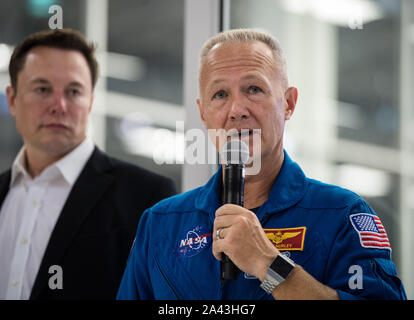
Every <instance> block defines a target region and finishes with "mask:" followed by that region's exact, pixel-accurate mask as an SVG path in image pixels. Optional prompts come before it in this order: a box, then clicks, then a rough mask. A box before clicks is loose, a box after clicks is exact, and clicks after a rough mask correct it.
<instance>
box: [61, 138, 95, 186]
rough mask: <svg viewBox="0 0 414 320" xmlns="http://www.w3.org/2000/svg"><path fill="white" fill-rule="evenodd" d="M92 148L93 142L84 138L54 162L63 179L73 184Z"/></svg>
mask: <svg viewBox="0 0 414 320" xmlns="http://www.w3.org/2000/svg"><path fill="white" fill-rule="evenodd" d="M93 149H94V145H93V142H92V140H91V139H90V138H86V139H85V140H84V141H83V142H82V143H81V144H80V145H79V146H77V147H76V148H75V149H73V150H72V151H71V152H69V153H68V154H67V155H66V156H64V157H63V158H62V159H60V160H59V161H57V162H56V163H55V166H56V167H57V168H58V169H59V171H60V172H61V174H62V176H63V177H64V178H65V180H66V181H67V182H68V183H69V184H70V185H73V184H74V183H75V181H76V179H77V178H78V176H79V174H80V173H81V171H82V169H83V167H84V166H85V164H86V162H87V161H88V159H89V157H90V156H91V154H92V152H93Z"/></svg>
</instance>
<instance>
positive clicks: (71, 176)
mask: <svg viewBox="0 0 414 320" xmlns="http://www.w3.org/2000/svg"><path fill="white" fill-rule="evenodd" d="M93 149H94V144H93V142H92V140H91V139H90V138H88V137H87V138H86V139H85V140H84V141H83V142H82V143H81V144H79V145H78V146H77V147H76V148H75V149H73V150H72V151H71V152H69V153H68V154H67V155H65V156H64V157H63V158H61V159H60V160H58V161H57V162H55V163H53V164H51V165H50V166H48V167H47V168H46V169H45V170H43V172H42V173H41V175H40V176H39V178H40V179H42V177H45V176H50V175H51V174H53V171H56V170H58V171H59V172H60V174H61V175H62V176H63V178H64V179H65V180H66V181H67V182H68V183H69V184H70V185H73V184H74V183H75V181H76V179H77V178H78V176H79V174H80V173H81V171H82V169H83V167H84V166H85V164H86V162H87V161H88V159H89V157H90V156H91V154H92V152H93ZM25 153H26V148H25V146H23V147H22V148H21V149H20V151H19V153H18V154H17V156H16V158H15V160H14V162H13V165H12V169H11V179H10V187H11V186H13V185H14V183H15V182H16V181H17V180H18V178H19V177H20V176H23V177H30V176H29V174H28V172H27V170H26V164H25Z"/></svg>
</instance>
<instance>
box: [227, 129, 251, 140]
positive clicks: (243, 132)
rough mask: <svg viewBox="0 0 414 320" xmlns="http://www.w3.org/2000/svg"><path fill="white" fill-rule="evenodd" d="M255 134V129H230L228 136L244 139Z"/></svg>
mask: <svg viewBox="0 0 414 320" xmlns="http://www.w3.org/2000/svg"><path fill="white" fill-rule="evenodd" d="M251 135H253V129H230V130H229V133H228V135H227V137H230V138H231V139H233V138H238V139H242V138H245V137H247V136H251Z"/></svg>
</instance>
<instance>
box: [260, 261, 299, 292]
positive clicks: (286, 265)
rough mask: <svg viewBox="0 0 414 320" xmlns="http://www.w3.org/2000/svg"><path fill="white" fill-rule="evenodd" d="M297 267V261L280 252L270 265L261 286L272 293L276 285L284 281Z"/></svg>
mask: <svg viewBox="0 0 414 320" xmlns="http://www.w3.org/2000/svg"><path fill="white" fill-rule="evenodd" d="M294 267H295V263H294V262H293V261H292V260H290V259H289V258H288V257H286V256H285V255H282V254H280V253H279V254H278V255H277V256H276V258H275V259H274V260H273V261H272V263H271V264H270V265H269V267H268V269H267V272H266V275H265V276H264V278H263V280H262V278H261V279H260V280H261V281H262V284H261V285H260V287H261V288H262V289H263V290H265V291H266V292H267V293H268V294H271V293H272V292H273V291H274V290H275V289H276V287H277V286H278V285H279V284H281V283H282V282H284V281H285V280H286V278H287V277H288V276H289V275H290V273H291V272H292V271H293V269H294Z"/></svg>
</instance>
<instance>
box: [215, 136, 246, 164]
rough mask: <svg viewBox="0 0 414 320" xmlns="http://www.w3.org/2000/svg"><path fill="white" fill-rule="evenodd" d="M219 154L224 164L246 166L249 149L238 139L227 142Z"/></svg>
mask: <svg viewBox="0 0 414 320" xmlns="http://www.w3.org/2000/svg"><path fill="white" fill-rule="evenodd" d="M221 154H222V157H223V161H224V163H225V164H246V163H247V162H248V161H249V147H248V146H247V144H246V143H245V142H243V141H241V140H239V139H232V140H230V141H229V142H227V143H226V144H225V145H224V147H223V150H222V153H221Z"/></svg>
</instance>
